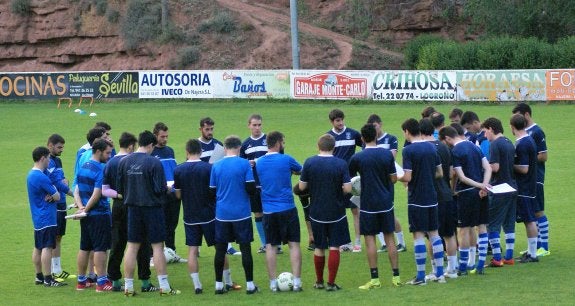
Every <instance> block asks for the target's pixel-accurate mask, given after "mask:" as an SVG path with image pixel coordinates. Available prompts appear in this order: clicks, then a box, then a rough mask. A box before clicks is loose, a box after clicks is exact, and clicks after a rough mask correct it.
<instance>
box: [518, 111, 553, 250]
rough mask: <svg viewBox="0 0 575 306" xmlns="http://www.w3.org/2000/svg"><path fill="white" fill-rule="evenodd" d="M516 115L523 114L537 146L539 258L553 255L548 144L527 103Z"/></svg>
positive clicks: (530, 134)
mask: <svg viewBox="0 0 575 306" xmlns="http://www.w3.org/2000/svg"><path fill="white" fill-rule="evenodd" d="M513 113H514V114H521V115H523V116H524V117H525V120H527V127H526V128H525V131H526V132H527V134H529V136H531V137H532V138H533V140H534V141H535V145H536V146H537V206H538V207H537V209H536V211H535V217H537V228H538V229H539V235H538V237H537V256H547V255H551V252H550V251H549V221H548V220H547V215H545V193H544V188H543V187H544V185H545V163H546V162H547V142H546V141H545V133H544V132H543V130H542V129H541V127H540V126H539V125H537V124H536V123H535V122H534V121H533V117H532V115H533V112H532V110H531V107H530V106H529V105H528V104H526V103H523V102H522V103H519V104H517V105H516V106H515V107H514V108H513Z"/></svg>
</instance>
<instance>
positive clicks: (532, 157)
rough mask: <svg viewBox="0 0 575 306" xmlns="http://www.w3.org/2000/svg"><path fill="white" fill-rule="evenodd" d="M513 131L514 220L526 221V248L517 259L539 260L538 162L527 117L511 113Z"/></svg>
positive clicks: (523, 260) (525, 260)
mask: <svg viewBox="0 0 575 306" xmlns="http://www.w3.org/2000/svg"><path fill="white" fill-rule="evenodd" d="M510 124H511V132H513V135H515V139H516V141H515V163H514V165H513V169H514V170H515V177H516V179H517V187H518V191H517V219H516V220H517V222H523V224H525V233H526V234H527V246H528V248H527V252H525V253H523V255H522V256H521V257H520V258H519V262H520V263H528V262H538V261H539V259H538V258H537V234H538V233H537V232H538V231H537V223H536V222H537V216H536V215H535V212H536V211H537V207H538V203H537V199H536V197H537V187H536V185H537V166H538V157H537V155H538V152H537V151H538V149H537V145H536V144H535V140H534V139H533V138H532V137H529V134H528V133H527V130H526V128H527V124H528V123H527V119H526V118H525V117H524V116H523V115H521V114H514V115H513V116H511V120H510Z"/></svg>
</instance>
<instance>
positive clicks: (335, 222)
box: [299, 134, 351, 291]
mask: <svg viewBox="0 0 575 306" xmlns="http://www.w3.org/2000/svg"><path fill="white" fill-rule="evenodd" d="M334 148H335V138H334V137H333V136H332V135H329V134H325V135H323V136H321V137H320V138H319V140H318V149H319V155H316V156H313V157H310V158H308V159H307V160H306V161H305V163H304V165H303V170H302V174H301V178H300V182H299V189H300V190H301V191H305V190H307V189H309V194H310V197H311V205H310V212H309V215H310V219H311V224H312V229H313V236H314V240H315V250H314V265H315V273H316V284H315V285H314V288H316V289H323V288H324V284H323V281H324V280H323V270H324V266H325V249H327V248H329V262H328V271H329V275H328V281H327V287H326V290H328V291H336V290H339V289H340V287H339V286H338V285H337V284H336V283H335V277H336V275H337V271H338V269H339V261H340V260H339V259H340V251H339V248H340V247H341V246H342V245H344V244H347V243H349V242H350V239H349V228H348V225H347V217H346V214H345V208H346V201H348V198H347V197H345V194H347V193H350V192H351V181H350V177H349V170H348V167H347V163H346V162H345V161H344V160H342V159H341V158H337V157H335V156H333V150H334Z"/></svg>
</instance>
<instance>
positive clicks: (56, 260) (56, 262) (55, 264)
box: [52, 257, 62, 275]
mask: <svg viewBox="0 0 575 306" xmlns="http://www.w3.org/2000/svg"><path fill="white" fill-rule="evenodd" d="M52 273H53V274H54V275H58V274H60V273H62V265H61V264H60V257H52Z"/></svg>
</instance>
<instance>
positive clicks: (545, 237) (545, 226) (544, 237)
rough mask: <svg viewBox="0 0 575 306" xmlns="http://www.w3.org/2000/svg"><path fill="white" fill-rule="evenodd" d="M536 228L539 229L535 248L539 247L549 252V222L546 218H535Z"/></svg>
mask: <svg viewBox="0 0 575 306" xmlns="http://www.w3.org/2000/svg"><path fill="white" fill-rule="evenodd" d="M537 227H539V236H538V237H537V238H538V239H537V248H540V247H541V248H544V249H545V250H546V251H549V222H548V221H547V216H541V217H539V218H537Z"/></svg>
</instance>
